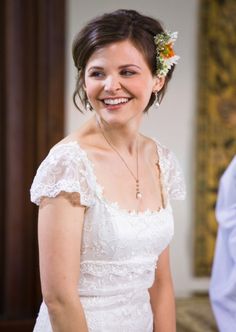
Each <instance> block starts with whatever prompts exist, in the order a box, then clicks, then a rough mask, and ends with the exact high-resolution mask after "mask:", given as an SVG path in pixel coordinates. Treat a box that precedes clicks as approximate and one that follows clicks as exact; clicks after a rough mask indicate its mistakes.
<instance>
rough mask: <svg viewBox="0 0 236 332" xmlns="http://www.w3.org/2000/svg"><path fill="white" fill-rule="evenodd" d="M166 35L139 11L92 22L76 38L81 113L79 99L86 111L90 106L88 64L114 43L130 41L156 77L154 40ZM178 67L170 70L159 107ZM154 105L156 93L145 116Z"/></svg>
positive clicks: (74, 49)
mask: <svg viewBox="0 0 236 332" xmlns="http://www.w3.org/2000/svg"><path fill="white" fill-rule="evenodd" d="M163 31H164V29H163V27H162V25H161V24H160V22H158V21H157V20H156V19H154V18H151V17H148V16H144V15H141V14H139V13H138V12H137V11H135V10H126V9H119V10H116V11H114V12H111V13H106V14H103V15H102V16H99V17H96V18H95V19H93V20H91V21H90V22H88V24H87V25H86V26H85V27H84V28H83V29H82V30H81V31H80V32H79V33H78V35H77V36H76V37H75V39H74V42H73V46H72V53H73V60H74V64H75V66H76V68H77V70H78V76H77V81H76V88H75V91H74V94H73V101H74V104H75V106H76V107H77V108H78V110H79V111H81V112H82V113H83V110H82V109H81V106H79V105H78V103H77V101H76V99H77V97H78V98H79V100H80V104H82V106H83V107H84V108H86V105H87V103H88V99H87V95H86V93H85V91H84V89H83V84H84V73H85V67H86V65H87V62H88V60H89V58H90V57H91V55H92V54H93V53H94V52H95V51H97V50H99V49H100V48H102V47H104V46H106V45H109V44H111V43H115V42H120V41H124V40H130V41H131V42H132V43H133V45H134V46H135V47H136V48H137V49H138V50H139V51H140V52H141V53H142V54H143V55H144V58H145V59H146V62H147V64H148V67H149V68H150V71H151V73H152V75H153V76H155V75H156V47H155V43H154V36H155V35H157V34H159V33H162V32H163ZM174 67H175V65H173V66H172V67H171V69H170V70H169V72H168V74H167V75H166V77H165V83H164V85H163V87H162V89H161V90H160V91H159V92H158V94H157V98H158V102H159V103H160V102H161V101H162V99H163V97H164V94H165V92H166V89H167V85H168V82H169V80H170V79H171V76H172V73H173V70H174ZM154 101H155V94H154V93H152V94H151V97H150V100H149V102H148V104H147V107H146V109H145V112H147V111H148V109H149V108H150V107H151V106H152V104H153V103H154Z"/></svg>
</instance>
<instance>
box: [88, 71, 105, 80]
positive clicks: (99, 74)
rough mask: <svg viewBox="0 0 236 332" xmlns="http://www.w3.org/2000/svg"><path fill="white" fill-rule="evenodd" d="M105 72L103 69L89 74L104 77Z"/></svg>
mask: <svg viewBox="0 0 236 332" xmlns="http://www.w3.org/2000/svg"><path fill="white" fill-rule="evenodd" d="M103 76H104V73H103V72H101V71H93V72H91V73H90V74H89V77H95V78H102V77H103Z"/></svg>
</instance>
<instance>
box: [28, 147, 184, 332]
mask: <svg viewBox="0 0 236 332" xmlns="http://www.w3.org/2000/svg"><path fill="white" fill-rule="evenodd" d="M156 143H157V151H158V155H159V162H160V169H161V176H162V181H163V185H164V189H165V191H166V193H167V206H166V207H165V208H163V209H161V210H160V211H150V210H146V211H144V212H138V213H137V212H135V211H133V212H128V211H126V210H124V209H121V208H120V207H119V205H118V203H111V202H108V201H107V200H106V199H105V197H104V196H103V188H102V187H101V186H100V185H99V184H98V183H97V179H96V176H95V173H94V168H93V164H92V162H91V161H90V160H89V159H88V157H87V154H86V152H85V151H84V150H82V149H81V148H80V146H79V144H78V142H70V143H66V144H61V145H57V146H55V147H54V148H52V149H51V151H50V153H49V155H48V156H47V157H46V159H45V160H44V161H43V162H42V164H41V165H40V167H39V169H38V171H37V174H36V176H35V178H34V181H33V184H32V187H31V200H32V201H33V202H35V203H36V204H39V203H40V199H41V197H42V196H48V197H55V196H57V195H58V194H59V193H60V192H61V191H65V192H78V193H80V198H81V203H82V204H83V205H86V206H87V207H88V208H87V209H86V212H85V219H84V229H83V237H82V247H81V258H80V259H81V263H80V280H79V282H78V293H79V296H80V299H81V303H82V305H83V308H84V312H85V315H86V319H87V324H88V328H89V332H151V331H153V317H152V310H151V306H150V298H149V292H148V288H150V287H151V286H152V284H153V281H154V275H155V268H156V263H157V260H158V256H159V255H160V254H161V252H162V251H163V250H164V249H165V248H166V247H167V246H168V244H169V243H170V241H171V239H172V236H173V232H174V225H173V215H172V209H171V206H170V203H169V199H171V198H173V199H184V196H185V189H184V182H183V177H182V172H181V170H180V168H179V166H178V162H177V160H176V158H175V157H174V155H173V154H172V153H171V152H170V151H169V150H168V149H167V148H165V147H163V146H161V145H160V144H159V143H158V142H156ZM34 331H35V332H51V331H52V329H51V325H50V322H49V318H48V312H47V308H46V306H45V304H44V303H42V306H41V308H40V312H39V316H38V319H37V323H36V325H35V329H34Z"/></svg>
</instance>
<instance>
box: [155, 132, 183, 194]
mask: <svg viewBox="0 0 236 332" xmlns="http://www.w3.org/2000/svg"><path fill="white" fill-rule="evenodd" d="M152 139H153V141H154V142H155V143H156V146H157V151H158V155H159V164H160V169H161V173H162V176H163V180H164V186H165V189H166V192H167V194H168V198H169V199H173V200H184V199H185V196H186V189H185V182H184V177H183V173H182V170H181V167H180V165H179V162H178V160H177V158H176V157H175V155H174V153H173V152H171V151H170V150H169V149H168V148H166V147H165V146H164V145H161V144H160V143H159V142H158V140H157V139H156V138H155V137H153V138H152Z"/></svg>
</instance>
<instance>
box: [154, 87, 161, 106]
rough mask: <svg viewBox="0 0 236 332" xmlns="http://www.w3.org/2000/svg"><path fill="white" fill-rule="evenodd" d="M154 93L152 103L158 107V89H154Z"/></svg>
mask: <svg viewBox="0 0 236 332" xmlns="http://www.w3.org/2000/svg"><path fill="white" fill-rule="evenodd" d="M154 94H155V101H154V104H155V106H156V108H158V107H159V106H160V103H159V101H158V91H155V92H154Z"/></svg>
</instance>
